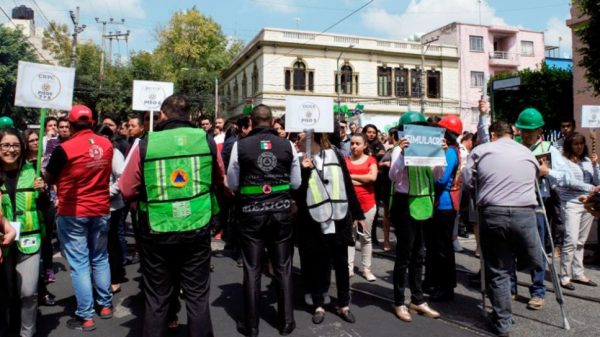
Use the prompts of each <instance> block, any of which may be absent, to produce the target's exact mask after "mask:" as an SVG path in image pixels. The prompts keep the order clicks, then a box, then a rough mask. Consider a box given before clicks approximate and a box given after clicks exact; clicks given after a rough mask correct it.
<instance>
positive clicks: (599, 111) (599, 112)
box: [581, 105, 600, 129]
mask: <svg viewBox="0 0 600 337" xmlns="http://www.w3.org/2000/svg"><path fill="white" fill-rule="evenodd" d="M581 127H582V128H592V129H598V128H600V105H583V106H581Z"/></svg>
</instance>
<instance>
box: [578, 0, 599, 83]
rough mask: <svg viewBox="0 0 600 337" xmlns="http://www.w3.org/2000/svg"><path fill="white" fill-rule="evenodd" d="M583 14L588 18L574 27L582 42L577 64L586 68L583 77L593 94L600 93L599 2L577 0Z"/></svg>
mask: <svg viewBox="0 0 600 337" xmlns="http://www.w3.org/2000/svg"><path fill="white" fill-rule="evenodd" d="M574 5H575V6H579V9H580V10H581V12H582V14H583V15H587V16H588V17H589V19H588V20H587V21H585V22H583V23H582V24H581V25H580V26H578V27H575V34H576V35H577V36H578V37H579V39H580V40H581V42H582V43H583V47H582V48H580V49H579V52H580V53H581V56H582V59H581V61H580V62H579V65H580V66H582V67H584V68H585V69H586V71H585V77H586V79H587V80H588V82H589V83H590V84H591V86H592V89H593V91H594V94H595V95H599V94H600V2H599V1H597V0H578V1H575V4H574Z"/></svg>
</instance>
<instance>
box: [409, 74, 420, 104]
mask: <svg viewBox="0 0 600 337" xmlns="http://www.w3.org/2000/svg"><path fill="white" fill-rule="evenodd" d="M410 96H411V97H421V69H411V70H410Z"/></svg>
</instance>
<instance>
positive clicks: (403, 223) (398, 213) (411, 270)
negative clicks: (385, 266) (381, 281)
mask: <svg viewBox="0 0 600 337" xmlns="http://www.w3.org/2000/svg"><path fill="white" fill-rule="evenodd" d="M393 198H394V199H393V206H392V209H391V220H392V223H393V224H394V227H395V228H396V237H397V238H398V243H397V244H396V259H395V261H394V304H395V305H397V306H398V305H403V304H404V302H405V297H404V290H405V286H406V283H407V281H408V285H409V287H410V292H411V302H412V303H414V304H415V305H420V304H422V303H424V302H425V298H424V297H423V286H422V285H423V262H424V260H425V242H424V237H423V226H424V222H423V221H417V220H415V219H413V218H412V217H411V216H410V214H409V210H408V195H407V194H400V193H394V196H393Z"/></svg>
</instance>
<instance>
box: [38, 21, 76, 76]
mask: <svg viewBox="0 0 600 337" xmlns="http://www.w3.org/2000/svg"><path fill="white" fill-rule="evenodd" d="M71 46H72V44H71V35H70V33H69V26H67V25H66V24H64V23H63V24H58V23H56V22H55V21H51V22H50V24H49V25H48V28H46V29H45V30H44V36H43V37H42V48H44V49H45V50H48V51H49V52H50V54H52V56H53V57H54V58H55V59H56V60H58V63H59V64H60V65H62V66H69V65H70V64H71Z"/></svg>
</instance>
